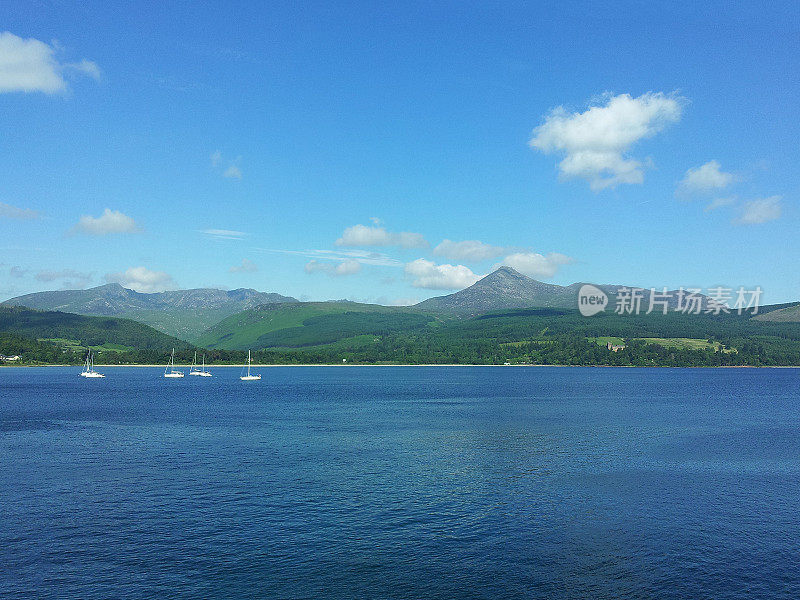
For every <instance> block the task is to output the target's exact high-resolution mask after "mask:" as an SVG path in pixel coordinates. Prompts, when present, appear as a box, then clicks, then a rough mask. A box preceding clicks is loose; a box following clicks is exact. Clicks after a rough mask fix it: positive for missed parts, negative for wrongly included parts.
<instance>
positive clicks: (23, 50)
mask: <svg viewBox="0 0 800 600" xmlns="http://www.w3.org/2000/svg"><path fill="white" fill-rule="evenodd" d="M57 49H58V46H57V45H56V44H53V45H52V46H51V45H48V44H45V43H44V42H40V41H39V40H36V39H33V38H28V39H23V38H21V37H18V36H16V35H14V34H13V33H11V32H8V31H4V32H0V94H1V93H6V92H44V93H45V94H55V93H57V92H63V91H65V90H66V89H67V82H66V80H65V79H64V73H65V72H74V73H78V74H82V75H87V76H89V77H93V78H94V79H99V78H100V68H99V67H98V66H97V64H96V63H94V62H92V61H89V60H85V59H84V60H81V61H80V62H77V63H59V62H58V60H57V59H56V50H57Z"/></svg>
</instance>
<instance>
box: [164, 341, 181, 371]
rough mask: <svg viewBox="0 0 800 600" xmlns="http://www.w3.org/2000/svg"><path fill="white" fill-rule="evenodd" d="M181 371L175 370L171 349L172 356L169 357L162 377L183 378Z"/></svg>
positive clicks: (173, 354)
mask: <svg viewBox="0 0 800 600" xmlns="http://www.w3.org/2000/svg"><path fill="white" fill-rule="evenodd" d="M183 375H184V373H183V371H177V370H176V369H175V348H173V349H172V356H170V357H169V364H168V365H167V368H166V369H164V377H183Z"/></svg>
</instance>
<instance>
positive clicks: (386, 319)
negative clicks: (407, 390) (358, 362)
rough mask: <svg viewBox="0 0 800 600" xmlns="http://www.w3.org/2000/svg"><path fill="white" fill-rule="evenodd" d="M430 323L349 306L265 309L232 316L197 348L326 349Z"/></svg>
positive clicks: (384, 309) (413, 314) (402, 312)
mask: <svg viewBox="0 0 800 600" xmlns="http://www.w3.org/2000/svg"><path fill="white" fill-rule="evenodd" d="M433 319H434V317H432V316H430V315H426V314H423V313H420V312H418V311H410V310H408V309H402V308H395V307H389V306H380V305H377V304H357V303H353V302H303V303H299V304H290V305H264V306H260V307H258V308H254V309H250V310H246V311H244V312H241V313H238V314H236V315H232V316H230V317H228V318H226V319H224V320H223V321H221V322H220V323H218V324H216V325H214V326H213V327H211V328H210V329H208V330H207V331H206V332H205V333H204V334H203V335H202V336H200V338H198V340H197V343H198V345H200V346H204V347H206V348H220V349H228V350H243V349H248V348H252V349H254V350H255V349H260V348H276V347H283V348H299V347H308V346H320V345H328V344H333V343H337V342H340V341H341V340H344V339H351V340H352V341H353V342H356V343H358V344H363V343H365V342H366V339H361V336H368V335H370V334H371V335H383V334H387V333H393V332H397V331H404V330H405V331H407V330H414V329H416V328H418V327H422V326H425V325H426V324H428V323H430V322H433Z"/></svg>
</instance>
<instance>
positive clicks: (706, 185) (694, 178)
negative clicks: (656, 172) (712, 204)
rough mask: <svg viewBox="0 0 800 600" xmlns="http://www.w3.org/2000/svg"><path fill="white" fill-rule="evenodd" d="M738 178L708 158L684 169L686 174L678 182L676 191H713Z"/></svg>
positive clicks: (689, 192) (683, 192) (682, 192)
mask: <svg viewBox="0 0 800 600" xmlns="http://www.w3.org/2000/svg"><path fill="white" fill-rule="evenodd" d="M738 179H739V178H738V176H736V175H734V174H733V173H726V172H725V171H722V170H721V165H720V164H719V162H718V161H716V160H710V161H708V162H707V163H706V164H704V165H701V166H699V167H694V168H692V169H689V170H688V171H686V175H685V176H684V177H683V179H681V181H680V182H678V189H677V193H679V194H693V193H705V192H714V191H716V190H721V189H724V188H726V187H728V186H729V185H730V184H732V183H734V182H735V181H737V180H738Z"/></svg>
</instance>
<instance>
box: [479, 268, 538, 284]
mask: <svg viewBox="0 0 800 600" xmlns="http://www.w3.org/2000/svg"><path fill="white" fill-rule="evenodd" d="M502 277H513V278H515V279H522V280H525V279H530V277H528V276H527V275H523V274H522V273H520V272H519V271H517V270H516V269H515V268H513V267H507V266H505V265H503V266H502V267H498V268H497V269H495V270H494V271H492V272H491V273H489V274H488V275H487V276H486V277H484V278H483V279H481V280H480V281H485V280H487V279H488V280H490V281H491V280H492V279H499V278H502Z"/></svg>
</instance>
